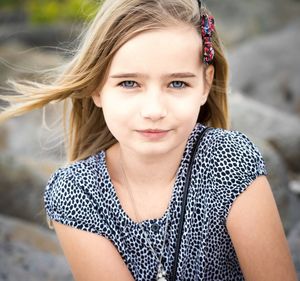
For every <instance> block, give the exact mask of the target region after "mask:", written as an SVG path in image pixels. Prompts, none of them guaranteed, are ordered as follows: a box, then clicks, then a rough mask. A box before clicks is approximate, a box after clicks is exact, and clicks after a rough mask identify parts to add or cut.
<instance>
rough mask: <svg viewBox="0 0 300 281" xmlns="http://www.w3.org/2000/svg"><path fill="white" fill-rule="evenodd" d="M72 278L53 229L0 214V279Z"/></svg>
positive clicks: (49, 280)
mask: <svg viewBox="0 0 300 281" xmlns="http://www.w3.org/2000/svg"><path fill="white" fill-rule="evenodd" d="M16 280H22V281H41V280H42V281H54V280H60V281H72V280H73V278H72V274H71V272H70V269H69V266H68V264H67V262H66V259H65V257H64V256H63V254H62V251H61V249H60V247H59V243H58V241H57V238H56V236H55V234H54V232H52V231H49V230H47V229H44V228H43V227H40V226H37V225H34V224H30V223H25V222H23V221H21V220H18V219H15V218H10V217H7V216H3V215H0V281H16Z"/></svg>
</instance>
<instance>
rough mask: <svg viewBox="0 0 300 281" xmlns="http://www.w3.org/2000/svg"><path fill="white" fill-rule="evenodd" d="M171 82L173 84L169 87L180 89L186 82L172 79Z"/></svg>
mask: <svg viewBox="0 0 300 281" xmlns="http://www.w3.org/2000/svg"><path fill="white" fill-rule="evenodd" d="M171 84H173V87H171V88H175V89H181V88H185V87H186V86H187V83H185V82H183V81H173V82H171Z"/></svg>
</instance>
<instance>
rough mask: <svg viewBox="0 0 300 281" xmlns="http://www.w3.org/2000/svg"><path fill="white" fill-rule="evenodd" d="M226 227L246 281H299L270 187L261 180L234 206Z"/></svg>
mask: <svg viewBox="0 0 300 281" xmlns="http://www.w3.org/2000/svg"><path fill="white" fill-rule="evenodd" d="M226 226H227V229H228V233H229V235H230V237H231V240H232V243H233V245H234V248H235V251H236V253H237V256H238V259H239V263H240V266H241V269H242V271H243V274H244V277H245V279H246V280H247V281H282V280H285V281H297V277H296V271H295V268H294V265H293V262H292V258H291V254H290V251H289V247H288V243H287V240H286V238H285V234H284V230H283V227H282V224H281V220H280V216H279V213H278V210H277V206H276V203H275V200H274V197H273V194H272V191H271V187H270V185H269V183H268V180H267V178H266V177H265V176H259V177H258V178H256V179H255V180H254V181H253V182H252V183H251V185H250V186H249V187H248V188H247V189H246V190H245V192H243V193H242V194H241V195H240V196H239V197H238V198H237V199H236V200H235V202H234V203H233V205H232V208H231V210H230V212H229V215H228V218H227V222H226Z"/></svg>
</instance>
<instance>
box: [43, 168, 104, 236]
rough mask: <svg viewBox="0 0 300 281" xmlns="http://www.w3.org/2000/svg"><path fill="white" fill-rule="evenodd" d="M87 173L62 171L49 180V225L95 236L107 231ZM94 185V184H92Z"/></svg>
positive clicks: (47, 187) (47, 200) (47, 212)
mask: <svg viewBox="0 0 300 281" xmlns="http://www.w3.org/2000/svg"><path fill="white" fill-rule="evenodd" d="M88 177H89V174H88V173H84V174H83V172H82V169H81V170H77V171H76V170H75V169H72V168H71V167H67V168H60V169H58V170H57V171H56V172H55V173H54V174H52V176H51V177H50V179H49V181H48V183H47V185H46V188H45V192H44V203H45V210H46V214H47V219H48V222H49V221H51V220H54V221H57V222H60V223H62V224H65V225H69V226H72V227H75V228H78V229H81V230H86V231H89V232H92V233H98V234H103V232H105V228H106V227H107V226H106V224H105V221H104V220H103V218H102V217H101V214H100V213H99V212H98V209H97V202H95V198H94V197H95V194H93V193H92V192H90V190H89V188H88V187H87V182H86V179H87V178H88ZM89 182H90V183H92V184H93V181H92V180H89Z"/></svg>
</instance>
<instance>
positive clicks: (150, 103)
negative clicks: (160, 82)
mask: <svg viewBox="0 0 300 281" xmlns="http://www.w3.org/2000/svg"><path fill="white" fill-rule="evenodd" d="M140 112H141V116H142V117H143V118H146V119H151V120H152V121H156V120H160V119H162V118H164V117H166V116H167V109H166V105H165V102H164V98H163V97H162V95H161V94H159V93H154V94H153V93H149V94H145V98H144V99H143V104H142V105H141V109H140Z"/></svg>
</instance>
